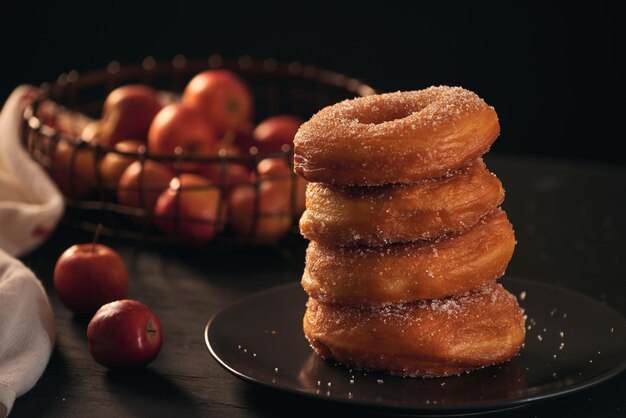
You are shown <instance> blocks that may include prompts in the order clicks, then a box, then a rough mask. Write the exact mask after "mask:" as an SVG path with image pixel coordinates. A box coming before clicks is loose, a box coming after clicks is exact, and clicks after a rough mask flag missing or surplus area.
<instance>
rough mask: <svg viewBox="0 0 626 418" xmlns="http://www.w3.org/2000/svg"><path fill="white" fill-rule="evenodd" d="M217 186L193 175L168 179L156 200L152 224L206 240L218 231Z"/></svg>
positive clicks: (182, 234)
mask: <svg viewBox="0 0 626 418" xmlns="http://www.w3.org/2000/svg"><path fill="white" fill-rule="evenodd" d="M220 200H221V192H220V189H219V187H217V186H216V185H214V184H213V183H211V182H210V181H209V180H207V179H206V178H204V177H202V176H199V175H197V174H182V175H181V176H180V177H179V178H174V179H172V181H171V183H170V187H169V188H168V189H167V190H165V191H164V192H163V193H162V194H161V196H160V197H159V200H158V201H157V203H156V206H155V209H154V213H155V220H154V221H155V224H156V226H157V227H158V228H160V229H162V230H163V231H166V232H169V233H173V234H177V235H180V236H184V237H188V238H191V239H194V240H197V241H206V240H209V239H211V238H213V237H214V236H215V234H216V233H217V232H219V230H220V225H219V224H220V221H221V220H222V219H223V216H220Z"/></svg>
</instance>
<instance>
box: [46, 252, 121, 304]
mask: <svg viewBox="0 0 626 418" xmlns="http://www.w3.org/2000/svg"><path fill="white" fill-rule="evenodd" d="M54 289H55V290H56V294H57V296H58V297H59V299H60V300H61V302H63V304H64V305H65V306H67V307H68V308H69V309H71V310H72V311H74V312H76V313H78V314H93V313H94V312H95V311H97V310H98V309H99V308H100V307H101V306H102V305H104V304H105V303H108V302H111V301H114V300H118V299H124V298H125V297H127V296H128V271H127V270H126V264H125V263H124V260H122V258H121V257H120V256H119V254H118V253H116V252H115V251H113V250H112V249H111V248H109V247H107V246H105V245H102V244H79V245H74V246H72V247H70V248H68V249H67V250H65V252H64V253H63V254H62V255H61V257H59V260H58V261H57V264H56V266H55V268H54Z"/></svg>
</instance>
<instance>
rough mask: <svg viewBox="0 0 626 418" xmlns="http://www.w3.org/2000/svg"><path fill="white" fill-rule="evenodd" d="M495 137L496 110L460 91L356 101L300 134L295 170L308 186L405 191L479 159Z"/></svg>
mask: <svg viewBox="0 0 626 418" xmlns="http://www.w3.org/2000/svg"><path fill="white" fill-rule="evenodd" d="M499 132H500V125H499V124H498V116H497V114H496V111H495V110H494V109H493V108H492V107H491V106H489V105H487V103H485V102H484V101H483V100H482V99H481V98H480V97H478V96H477V95H476V94H475V93H472V92H471V91H468V90H465V89H463V88H461V87H448V86H439V87H429V88H427V89H424V90H419V91H408V92H397V93H386V94H380V95H374V96H367V97H360V98H357V99H352V100H345V101H343V102H339V103H337V104H335V105H332V106H329V107H326V108H324V109H322V110H321V111H319V112H318V113H317V114H315V115H314V116H313V117H312V118H311V119H310V120H309V121H308V122H306V123H304V124H303V125H302V126H301V127H300V129H299V130H298V133H297V134H296V136H295V138H294V169H295V171H296V173H298V174H300V175H301V176H303V177H304V178H305V179H307V180H309V181H312V182H322V183H329V184H342V185H380V184H388V183H408V184H411V183H415V182H417V181H420V180H424V179H427V178H430V177H436V176H441V175H444V174H445V173H446V172H448V171H451V170H456V169H458V168H460V167H462V166H463V165H465V164H467V163H468V162H470V161H472V160H474V159H476V158H478V157H480V156H481V155H482V154H483V153H484V152H486V151H487V150H488V149H489V147H490V146H491V144H492V143H493V141H495V139H496V137H497V136H498V134H499Z"/></svg>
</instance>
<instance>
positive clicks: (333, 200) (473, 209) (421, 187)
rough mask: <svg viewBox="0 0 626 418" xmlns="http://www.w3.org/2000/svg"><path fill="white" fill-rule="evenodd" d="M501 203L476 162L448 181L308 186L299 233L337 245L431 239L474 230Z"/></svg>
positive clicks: (495, 184) (493, 180) (493, 182)
mask: <svg viewBox="0 0 626 418" xmlns="http://www.w3.org/2000/svg"><path fill="white" fill-rule="evenodd" d="M503 199H504V189H503V188H502V184H501V183H500V181H499V180H498V178H497V177H496V176H494V175H493V174H492V173H490V172H489V170H487V168H486V167H485V164H484V163H483V161H482V159H479V160H476V161H474V162H473V163H472V164H470V165H469V166H467V167H465V168H464V169H462V170H461V171H460V172H458V173H456V174H455V175H453V176H449V177H443V178H434V179H429V180H426V181H423V182H420V183H416V184H413V185H404V184H400V185H384V186H375V187H372V186H353V187H348V186H332V185H326V184H323V183H309V185H308V187H307V192H306V208H307V209H306V211H305V212H304V214H303V216H302V217H301V218H300V232H301V233H302V235H303V236H304V237H305V238H307V239H309V240H313V241H319V242H322V243H324V244H326V245H337V246H353V245H368V246H381V245H385V244H393V243H398V242H410V241H415V240H419V239H432V238H436V237H439V236H441V235H445V234H449V233H451V232H456V231H461V230H464V229H467V228H469V227H471V226H473V225H475V224H476V223H477V222H478V221H479V220H480V219H481V218H482V217H483V216H485V215H486V214H488V213H489V212H491V211H493V209H494V208H495V207H497V206H498V205H500V204H501V203H502V200H503Z"/></svg>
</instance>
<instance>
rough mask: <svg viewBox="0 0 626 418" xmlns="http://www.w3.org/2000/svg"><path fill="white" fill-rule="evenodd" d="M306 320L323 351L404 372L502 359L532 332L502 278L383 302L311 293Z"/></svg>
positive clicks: (434, 371)
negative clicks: (343, 301)
mask: <svg viewBox="0 0 626 418" xmlns="http://www.w3.org/2000/svg"><path fill="white" fill-rule="evenodd" d="M303 324H304V333H305V335H306V337H307V339H308V340H309V343H310V344H311V347H312V348H313V349H314V350H315V351H316V352H317V353H318V354H319V355H320V356H322V357H323V358H326V359H334V360H336V361H338V362H340V363H343V364H345V365H348V366H350V367H355V368H360V369H370V370H379V371H385V372H388V373H390V374H394V375H402V376H447V375H452V374H459V373H461V372H463V371H468V370H472V369H476V368H479V367H483V366H488V365H492V364H496V363H501V362H503V361H506V360H508V359H510V358H511V357H513V356H514V355H515V354H517V352H518V351H519V350H520V348H521V346H522V344H523V342H524V337H525V330H524V317H523V312H522V310H521V309H520V307H519V305H518V304H517V300H516V299H515V296H513V295H512V294H510V293H509V292H507V291H506V290H505V289H504V288H502V286H500V285H499V284H496V283H490V284H487V285H485V286H484V287H482V288H480V289H479V290H477V291H475V292H473V293H466V294H463V295H460V296H454V297H451V298H447V299H440V300H433V301H421V302H416V303H412V304H405V305H393V306H386V307H384V308H363V307H353V306H348V305H332V304H326V303H323V302H319V301H318V300H316V299H314V298H309V301H308V303H307V311H306V313H305V315H304V320H303Z"/></svg>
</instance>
